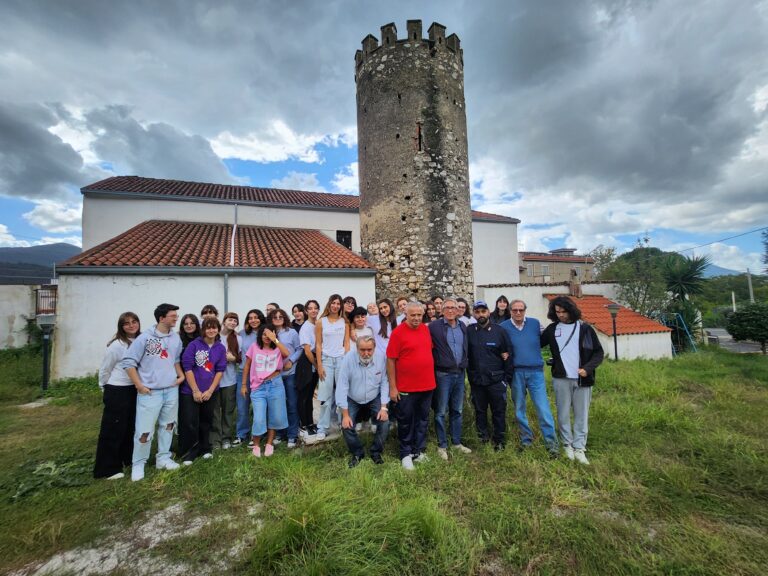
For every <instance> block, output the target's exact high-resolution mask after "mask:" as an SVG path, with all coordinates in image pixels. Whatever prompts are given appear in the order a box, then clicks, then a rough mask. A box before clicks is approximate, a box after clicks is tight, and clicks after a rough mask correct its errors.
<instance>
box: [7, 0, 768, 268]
mask: <svg viewBox="0 0 768 576" xmlns="http://www.w3.org/2000/svg"><path fill="white" fill-rule="evenodd" d="M414 18H419V19H421V20H423V22H424V29H425V30H426V29H427V28H428V26H429V24H430V23H431V22H433V21H437V22H440V23H441V24H443V25H445V26H446V27H447V33H448V34H450V33H452V32H455V33H456V34H458V35H459V37H460V38H461V41H462V47H463V48H464V61H465V92H466V100H467V120H468V124H469V150H470V176H471V180H472V203H473V207H474V208H476V209H479V210H485V211H488V212H495V213H498V214H505V215H509V216H514V217H516V218H519V219H520V220H522V223H521V225H520V249H523V250H547V249H551V248H556V247H560V246H564V245H567V246H570V247H574V248H577V249H578V250H579V251H580V252H586V251H589V250H591V249H592V248H594V247H595V246H597V245H598V244H603V245H606V246H615V247H617V248H618V249H619V250H620V251H623V250H626V249H630V248H631V247H632V246H633V245H634V244H635V243H636V242H637V239H638V238H640V237H645V236H647V237H649V238H650V244H651V245H652V246H657V247H659V248H662V249H664V250H683V249H686V248H690V247H694V246H697V245H700V244H710V243H711V244H710V245H709V246H707V247H705V248H700V249H697V250H695V251H688V252H685V253H686V254H692V253H696V254H703V253H711V254H712V256H713V259H714V261H715V263H717V264H719V265H721V266H724V267H727V268H732V269H739V270H743V269H744V268H746V267H750V268H751V269H753V270H757V269H759V268H760V267H761V264H760V261H759V258H760V253H761V248H762V245H761V243H760V234H759V232H757V233H748V232H750V231H752V230H755V229H758V228H762V227H765V226H767V225H768V2H767V1H762V2H756V1H755V2H753V1H748V0H697V1H693V0H689V1H681V0H666V1H665V0H662V1H654V0H639V1H632V0H616V1H608V0H605V1H595V2H588V1H577V0H561V1H559V2H556V1H547V2H540V1H533V0H531V1H527V0H526V1H524V0H515V1H512V0H499V1H496V2H491V1H482V2H477V1H461V0H441V1H440V2H431V3H430V2H423V3H414V2H405V1H403V2H397V1H390V2H386V3H384V2H363V1H354V0H323V1H320V0H317V1H309V0H292V1H289V2H268V1H255V0H248V1H243V2H230V1H215V2H214V1H213V0H211V1H205V2H202V1H200V2H195V1H192V0H184V1H181V0H178V1H176V2H174V1H163V2H157V1H154V0H131V1H111V2H104V1H103V0H69V1H67V0H58V1H43V0H18V1H14V0H4V1H3V2H2V3H0V21H1V22H3V33H2V35H0V246H24V245H33V244H38V243H41V242H53V241H62V240H63V241H67V242H71V243H79V241H80V238H79V237H80V210H81V197H80V193H79V188H80V187H81V186H83V185H85V184H88V183H91V182H94V181H96V180H99V179H101V178H104V177H107V176H110V175H115V174H136V175H142V176H150V177H157V178H174V179H181V180H197V181H207V182H240V183H247V184H251V185H255V186H269V187H279V188H294V189H304V190H318V191H329V192H343V193H354V194H356V193H357V163H356V161H357V142H356V140H357V136H356V126H355V115H356V111H355V83H354V77H353V68H354V52H355V50H356V49H357V48H358V47H359V46H360V41H361V40H362V38H363V37H364V36H366V35H367V34H369V33H373V34H375V35H376V36H379V28H380V26H381V25H382V24H386V23H388V22H392V21H394V22H395V24H396V25H397V27H398V29H399V31H400V35H401V37H402V35H403V33H404V30H405V22H406V20H407V19H414ZM745 233H746V234H745ZM739 234H742V235H741V236H739V237H738V238H733V239H730V240H723V239H725V238H728V237H731V236H735V235H739Z"/></svg>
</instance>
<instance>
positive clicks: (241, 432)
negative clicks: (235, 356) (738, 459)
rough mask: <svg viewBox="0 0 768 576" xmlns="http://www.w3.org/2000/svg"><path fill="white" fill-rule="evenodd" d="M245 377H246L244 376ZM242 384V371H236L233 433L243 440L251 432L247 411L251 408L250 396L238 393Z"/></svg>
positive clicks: (249, 416) (249, 417)
mask: <svg viewBox="0 0 768 576" xmlns="http://www.w3.org/2000/svg"><path fill="white" fill-rule="evenodd" d="M246 379H247V377H246ZM242 385H243V373H242V372H238V373H237V384H235V386H237V424H235V434H236V435H237V437H238V438H240V440H245V439H247V438H248V435H249V434H250V433H251V415H250V414H249V411H250V409H251V397H250V395H248V394H246V395H245V398H243V395H242V394H241V393H240V390H241V388H242Z"/></svg>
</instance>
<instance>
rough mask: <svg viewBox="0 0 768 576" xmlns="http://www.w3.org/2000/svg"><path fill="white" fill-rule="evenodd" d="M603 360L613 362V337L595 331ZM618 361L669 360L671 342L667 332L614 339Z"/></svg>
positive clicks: (627, 335) (622, 336) (621, 336)
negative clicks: (603, 352)
mask: <svg viewBox="0 0 768 576" xmlns="http://www.w3.org/2000/svg"><path fill="white" fill-rule="evenodd" d="M597 337H598V338H599V339H600V344H602V346H603V350H604V351H605V358H606V360H607V359H609V358H610V359H611V360H613V337H612V336H609V335H607V334H603V333H602V332H600V331H599V330H598V331H597ZM616 344H617V346H618V349H619V361H621V360H634V359H635V358H648V359H655V358H671V357H672V340H671V337H670V333H669V332H659V333H653V334H622V335H620V336H618V337H617V338H616Z"/></svg>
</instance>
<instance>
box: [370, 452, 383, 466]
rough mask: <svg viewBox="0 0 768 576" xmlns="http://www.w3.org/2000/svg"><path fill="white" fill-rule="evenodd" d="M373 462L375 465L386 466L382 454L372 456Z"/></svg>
mask: <svg viewBox="0 0 768 576" xmlns="http://www.w3.org/2000/svg"><path fill="white" fill-rule="evenodd" d="M371 460H373V463H374V464H384V458H382V457H381V454H371Z"/></svg>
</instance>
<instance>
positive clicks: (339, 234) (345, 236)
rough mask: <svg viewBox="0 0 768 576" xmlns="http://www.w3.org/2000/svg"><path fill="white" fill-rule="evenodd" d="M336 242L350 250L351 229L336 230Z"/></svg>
mask: <svg viewBox="0 0 768 576" xmlns="http://www.w3.org/2000/svg"><path fill="white" fill-rule="evenodd" d="M336 242H338V243H339V244H341V245H342V246H344V248H346V249H348V250H352V230H336Z"/></svg>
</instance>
